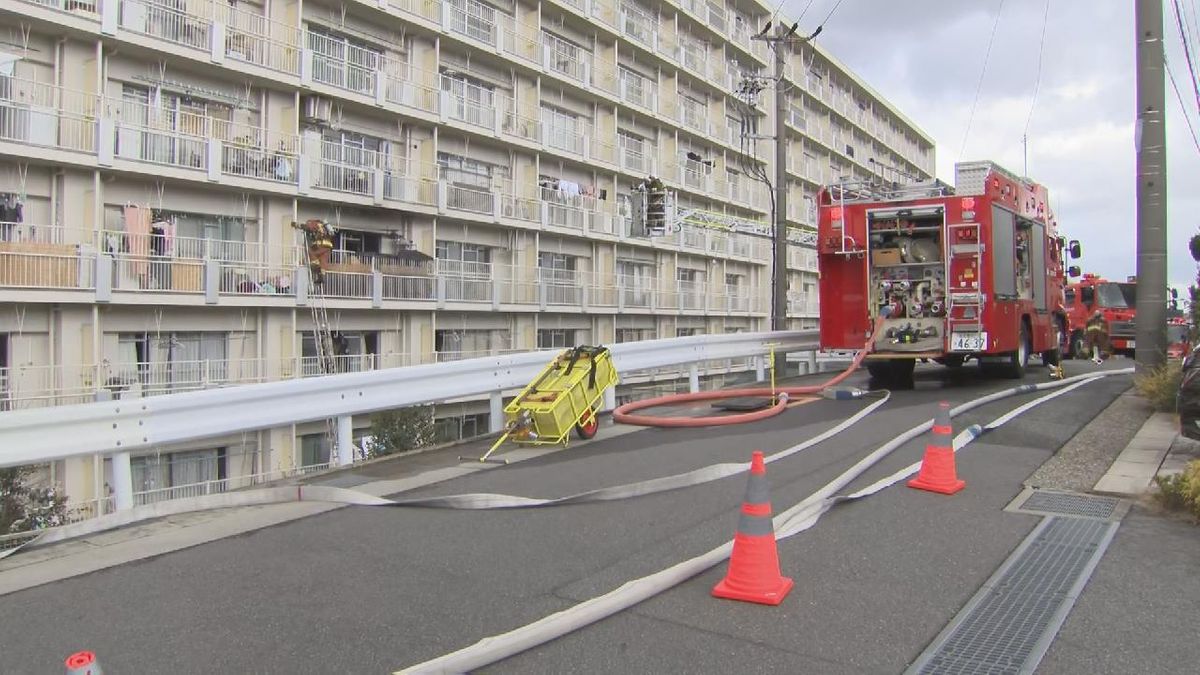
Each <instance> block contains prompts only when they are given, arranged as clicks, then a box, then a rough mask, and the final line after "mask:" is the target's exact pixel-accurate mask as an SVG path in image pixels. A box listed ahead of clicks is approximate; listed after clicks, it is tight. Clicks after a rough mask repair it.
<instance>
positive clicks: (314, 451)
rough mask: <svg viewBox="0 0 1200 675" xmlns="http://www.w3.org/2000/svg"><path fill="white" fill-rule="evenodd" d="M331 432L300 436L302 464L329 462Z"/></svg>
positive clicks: (304, 465)
mask: <svg viewBox="0 0 1200 675" xmlns="http://www.w3.org/2000/svg"><path fill="white" fill-rule="evenodd" d="M329 449H330V443H329V434H324V433H322V434H307V435H304V436H301V437H300V466H301V467H308V466H317V465H320V464H328V463H329Z"/></svg>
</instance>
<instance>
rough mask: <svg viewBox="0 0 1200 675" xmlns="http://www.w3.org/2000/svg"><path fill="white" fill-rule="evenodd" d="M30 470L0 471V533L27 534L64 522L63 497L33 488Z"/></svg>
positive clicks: (25, 468)
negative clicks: (30, 481)
mask: <svg viewBox="0 0 1200 675" xmlns="http://www.w3.org/2000/svg"><path fill="white" fill-rule="evenodd" d="M32 475H33V469H32V468H30V467H26V466H19V467H14V468H11V469H0V534H11V533H14V532H28V531H30V530H41V529H44V528H47V527H55V526H58V525H62V524H63V523H65V522H66V515H67V498H66V497H63V496H61V495H59V494H58V493H57V492H56V491H55V490H54V488H52V487H46V488H39V487H33V486H31V485H30V484H29V479H30V477H31V476H32Z"/></svg>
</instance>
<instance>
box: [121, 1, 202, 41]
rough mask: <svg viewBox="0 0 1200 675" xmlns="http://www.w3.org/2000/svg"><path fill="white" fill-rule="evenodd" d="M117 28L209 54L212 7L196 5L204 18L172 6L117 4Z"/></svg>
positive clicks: (142, 2) (146, 3)
mask: <svg viewBox="0 0 1200 675" xmlns="http://www.w3.org/2000/svg"><path fill="white" fill-rule="evenodd" d="M120 2H121V5H120V15H119V25H120V27H121V28H122V29H124V30H127V31H130V32H131V33H139V34H142V35H148V36H150V37H153V38H157V39H159V40H165V41H167V42H170V43H173V44H177V45H183V46H185V47H192V48H194V49H203V50H206V51H207V50H209V49H211V47H212V34H211V33H212V28H213V26H212V23H213V22H212V15H211V11H210V8H211V7H212V6H213V5H214V4H215V3H195V7H196V8H197V9H200V10H201V11H204V12H205V14H190V13H188V12H187V11H185V10H184V9H183V7H182V5H178V6H172V5H171V4H168V3H167V2H163V1H160V0H120Z"/></svg>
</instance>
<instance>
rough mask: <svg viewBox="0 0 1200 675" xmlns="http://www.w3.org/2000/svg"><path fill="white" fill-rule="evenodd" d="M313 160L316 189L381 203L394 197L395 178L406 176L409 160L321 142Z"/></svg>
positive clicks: (359, 148)
mask: <svg viewBox="0 0 1200 675" xmlns="http://www.w3.org/2000/svg"><path fill="white" fill-rule="evenodd" d="M315 145H316V146H317V147H315V148H306V150H309V151H315V152H313V154H315V155H317V156H316V157H314V158H312V160H311V166H312V169H313V187H317V188H322V189H326V190H335V191H337V192H348V193H351V194H357V195H365V196H370V197H373V198H374V199H375V201H376V202H377V203H381V202H382V201H383V199H385V198H391V197H393V195H392V194H391V191H392V190H394V186H395V182H394V181H393V180H392V178H393V177H395V176H404V175H406V170H405V169H406V167H405V160H404V158H402V157H396V156H394V155H391V154H389V153H385V152H379V151H376V150H368V149H366V148H362V147H357V146H354V145H348V144H343V143H335V142H332V141H320V142H319V143H317V144H315Z"/></svg>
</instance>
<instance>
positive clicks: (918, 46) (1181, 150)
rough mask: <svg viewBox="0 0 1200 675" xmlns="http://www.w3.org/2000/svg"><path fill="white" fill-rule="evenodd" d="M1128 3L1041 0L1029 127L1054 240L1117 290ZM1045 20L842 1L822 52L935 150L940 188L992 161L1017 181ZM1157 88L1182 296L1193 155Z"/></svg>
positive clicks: (1128, 109)
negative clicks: (965, 164) (1073, 248)
mask: <svg viewBox="0 0 1200 675" xmlns="http://www.w3.org/2000/svg"><path fill="white" fill-rule="evenodd" d="M773 1H774V0H773ZM836 2H837V0H812V3H811V7H810V8H809V9H808V11H807V13H805V14H804V16H803V19H802V20H801V27H800V31H799V32H801V33H805V34H807V33H811V32H812V30H813V29H815V28H816V26H817V24H819V23H820V22H821V20H822V19H824V18H825V17H826V15H828V14H829V12H830V10H831V9H832V8H833V6H834V4H835V3H836ZM809 4H810V2H809V0H784V3H783V9H782V14H783V16H785V17H787V18H788V19H789V20H794V19H796V18H798V17H800V16H801V13H802V12H803V11H804V9H805V7H806V6H808V5H809ZM1133 4H1134V3H1133V2H1129V1H1128V0H1126V1H1124V2H1121V1H1117V0H1103V1H1099V2H1097V1H1096V0H1051V1H1050V9H1049V15H1048V20H1047V21H1046V39H1045V51H1044V55H1043V60H1042V71H1041V84H1040V87H1038V94H1037V100H1036V104H1035V105H1034V107H1033V114H1032V118H1030V120H1029V144H1028V162H1029V163H1028V175H1030V176H1031V177H1032V178H1034V179H1035V180H1038V181H1040V182H1042V183H1044V184H1045V185H1046V186H1047V188H1048V189H1049V191H1050V199H1051V203H1052V205H1053V206H1054V209H1055V211H1056V214H1057V216H1058V221H1059V226H1060V228H1061V230H1062V232H1063V233H1064V234H1065V235H1066V236H1067V237H1068V238H1072V239H1079V240H1080V241H1081V242H1082V244H1083V253H1084V255H1083V258H1082V259H1081V261H1080V263H1078V264H1080V265H1081V266H1082V267H1083V270H1084V271H1085V272H1096V273H1098V274H1101V275H1103V276H1106V277H1109V278H1119V279H1124V278H1125V277H1126V276H1130V275H1133V274H1134V273H1135V272H1136V258H1135V256H1136V238H1135V202H1134V189H1135V172H1134V170H1135V156H1134V145H1133V143H1134V141H1133V126H1134V125H1133V116H1134V93H1135V89H1134V41H1133ZM1001 5H1003V7H1002V8H1001ZM1165 5H1166V6H1165V19H1166V21H1165V29H1166V36H1167V41H1166V42H1167V60H1168V63H1169V65H1170V67H1171V70H1172V71H1173V72H1174V74H1175V78H1176V81H1177V82H1178V83H1179V86H1180V91H1181V93H1182V95H1183V102H1184V104H1185V105H1187V106H1189V114H1190V115H1191V119H1192V120H1193V125H1196V124H1197V122H1196V121H1195V120H1196V119H1197V117H1198V116H1200V114H1198V111H1197V104H1196V96H1195V94H1194V92H1193V90H1192V88H1191V85H1190V82H1189V74H1188V70H1187V63H1186V60H1185V58H1184V54H1183V50H1182V47H1181V44H1180V39H1179V33H1178V29H1177V28H1176V25H1175V17H1174V14H1173V13H1172V11H1171V7H1172V0H1166V2H1165ZM1180 5H1181V6H1182V7H1183V9H1184V15H1185V17H1186V18H1187V19H1188V20H1189V26H1194V28H1195V29H1197V33H1196V35H1197V37H1200V25H1193V24H1192V23H1191V21H1192V20H1194V19H1195V15H1194V14H1193V12H1195V11H1196V10H1195V5H1196V0H1181V2H1180ZM998 10H999V11H1000V22H999V24H998V26H997V29H996V37H995V42H994V43H993V46H992V52H991V56H990V58H989V59H988V62H987V70H986V73H985V75H984V77H983V85H982V89H981V90H980V93H979V102H978V104H977V106H976V109H975V113H974V117H973V119H972V121H971V123H970V131H969V133H968V119H971V107H972V102H973V101H974V99H975V92H976V89H977V87H978V85H979V82H980V73H981V71H983V67H984V54H985V51H986V48H987V44H988V36H989V35H990V34H991V31H992V27H993V24H994V23H995V17H996V13H997V11H998ZM1045 12H1046V0H904V1H896V0H842V3H841V6H840V7H838V9H837V11H836V12H835V13H834V15H833V17H832V18H831V19H830V20H829V22H828V23H827V24H826V25H825V29H824V31H822V33H821V35H820V37H819V38H818V42H819V43H820V44H821V45H822V46H823V47H825V48H826V49H827V50H829V51H830V52H831V53H832V54H833V55H834V56H835V57H837V58H838V59H839V60H841V61H842V62H843V63H845V64H846V65H848V66H849V67H850V68H851V69H852V70H854V71H855V72H856V73H857V74H858V75H859V76H860V77H861V78H863V79H864V80H865V81H867V82H868V83H869V84H870V85H871V86H872V87H874V88H875V89H876V91H878V92H880V94H882V95H883V96H884V97H886V98H887V99H888V100H889V101H891V102H892V103H893V104H894V105H896V106H898V107H899V108H900V110H901V111H902V112H904V113H905V114H906V115H907V116H908V117H909V118H910V119H912V120H913V121H914V122H916V123H917V124H918V125H919V126H921V127H922V128H923V129H924V130H925V131H926V132H927V133H928V134H930V135H931V136H932V137H933V138H934V139H935V141H936V142H937V164H938V177H939V178H942V179H943V180H945V181H946V182H948V183H951V184H953V182H954V178H953V176H954V169H953V167H954V163H955V162H956V161H959V160H962V159H966V160H972V159H992V160H995V161H997V162H999V163H1000V164H1001V165H1003V166H1005V167H1008V168H1009V169H1011V170H1013V171H1016V172H1018V173H1020V172H1022V171H1023V169H1024V166H1025V165H1024V156H1023V150H1022V143H1021V137H1022V134H1023V133H1024V129H1025V124H1026V119H1027V118H1028V117H1029V111H1030V104H1031V102H1032V101H1033V96H1034V90H1035V84H1036V83H1037V72H1038V45H1039V39H1040V36H1041V30H1042V17H1043V15H1044V13H1045ZM1198 57H1200V55H1197V54H1195V53H1193V58H1194V59H1196V58H1198ZM1197 67H1198V68H1200V63H1197ZM1166 86H1167V113H1168V115H1167V132H1168V137H1167V147H1168V172H1169V180H1168V204H1169V210H1168V228H1167V233H1168V243H1167V247H1168V265H1169V267H1168V275H1167V278H1168V282H1169V283H1170V285H1172V286H1176V287H1179V288H1180V291H1181V294H1182V289H1183V288H1185V287H1186V286H1187V285H1188V284H1189V283H1194V280H1195V277H1196V265H1195V263H1194V262H1193V261H1192V259H1191V256H1190V255H1189V254H1188V251H1187V241H1188V238H1189V237H1190V236H1191V235H1192V234H1193V233H1195V232H1196V231H1197V229H1198V227H1200V184H1198V181H1197V179H1198V178H1200V151H1198V150H1197V148H1196V145H1195V144H1194V143H1193V140H1192V137H1191V135H1190V134H1189V132H1188V128H1187V126H1186V123H1185V121H1184V117H1183V115H1184V113H1183V111H1182V109H1181V108H1180V104H1179V103H1178V101H1177V100H1176V98H1175V94H1174V92H1173V91H1172V89H1171V85H1170V82H1169V81H1168V82H1167V85H1166ZM1197 131H1198V132H1200V127H1198V128H1197ZM964 140H965V146H964Z"/></svg>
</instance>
